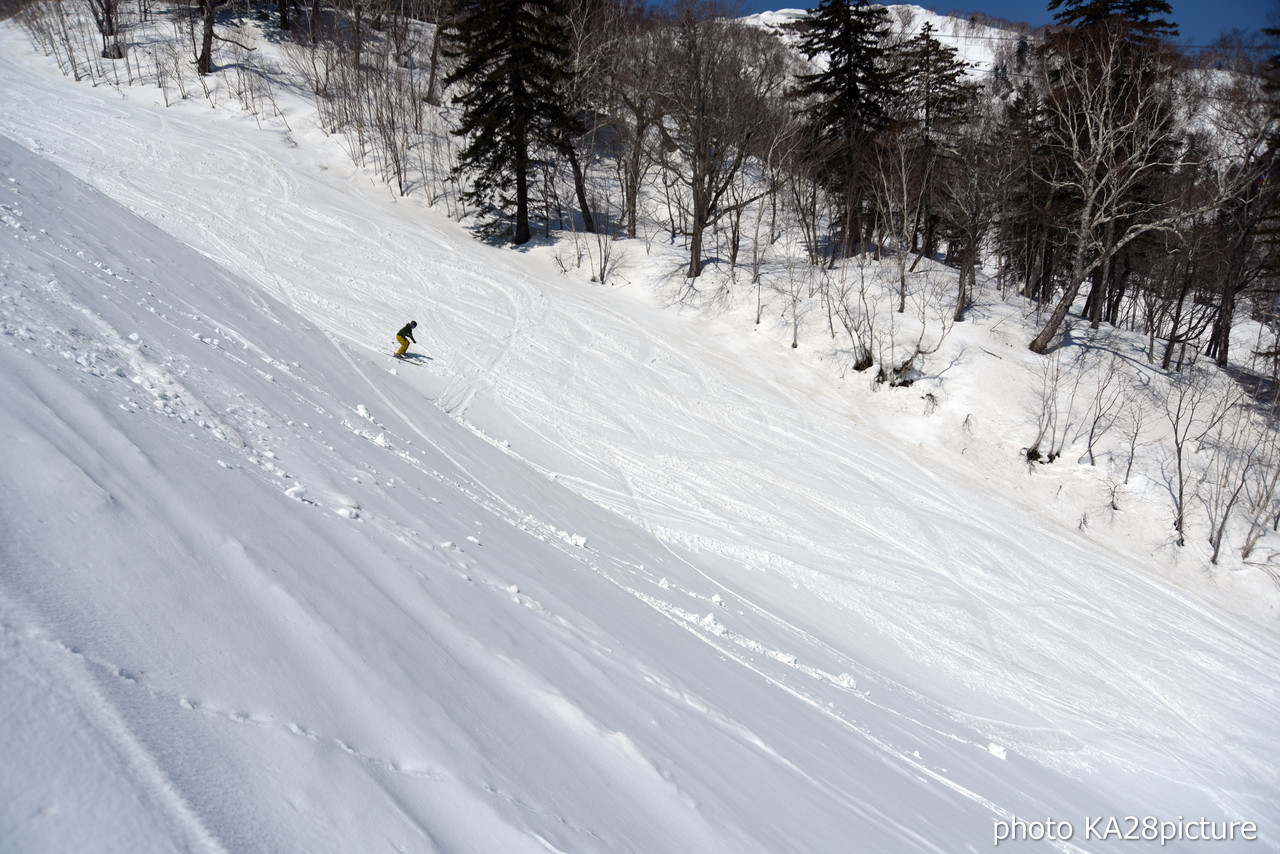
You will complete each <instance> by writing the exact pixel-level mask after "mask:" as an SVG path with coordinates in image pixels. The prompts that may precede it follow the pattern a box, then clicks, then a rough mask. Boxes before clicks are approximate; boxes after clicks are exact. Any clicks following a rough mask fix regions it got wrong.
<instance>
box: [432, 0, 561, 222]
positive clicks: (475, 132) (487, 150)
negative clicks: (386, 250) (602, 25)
mask: <svg viewBox="0 0 1280 854" xmlns="http://www.w3.org/2000/svg"><path fill="white" fill-rule="evenodd" d="M446 37H447V38H448V41H449V48H448V54H447V55H448V56H450V57H453V58H456V59H458V60H459V63H458V66H457V68H456V69H454V71H453V72H452V73H451V74H450V75H449V76H448V77H447V78H446V79H445V85H446V86H459V87H460V90H461V91H460V92H459V94H458V95H457V96H456V97H455V98H454V103H455V104H458V105H459V106H461V107H462V118H461V120H460V121H459V125H458V129H457V130H456V131H454V132H455V133H456V134H458V135H459V136H461V137H463V138H464V139H465V140H466V144H465V146H464V147H463V150H462V152H461V154H460V155H459V157H458V163H457V165H456V166H455V167H454V170H455V173H456V174H459V175H461V174H466V175H469V176H470V178H471V187H470V189H469V190H468V191H467V193H466V196H465V197H466V198H467V199H469V200H471V201H474V202H476V203H477V204H479V205H481V206H482V207H483V208H485V209H486V210H488V211H490V212H492V213H494V214H495V215H496V217H497V218H498V219H499V220H507V219H512V218H513V219H514V221H513V226H514V228H513V240H514V242H515V243H516V244H522V243H526V242H528V240H529V238H530V236H531V232H530V229H529V208H530V204H529V201H530V185H531V182H530V180H529V178H530V174H531V173H532V171H533V170H534V169H535V168H536V167H537V166H538V165H539V161H538V160H537V159H536V157H535V155H536V152H537V149H538V147H539V146H554V145H557V144H559V141H560V140H563V139H564V138H565V137H566V136H568V137H572V136H577V135H578V134H580V133H581V132H582V128H581V125H580V123H579V120H578V118H577V116H576V114H575V113H574V112H573V111H572V110H571V108H570V106H569V105H568V103H567V100H568V99H567V98H566V97H565V95H564V93H565V92H566V91H568V88H569V87H568V82H569V78H570V73H571V72H570V70H569V68H570V65H569V56H568V51H567V45H568V44H569V38H568V34H567V32H566V30H565V19H564V14H563V9H562V7H561V3H560V0H457V3H456V6H455V15H454V20H453V23H452V24H451V25H450V26H449V28H448V30H447V32H446ZM513 208H514V210H513Z"/></svg>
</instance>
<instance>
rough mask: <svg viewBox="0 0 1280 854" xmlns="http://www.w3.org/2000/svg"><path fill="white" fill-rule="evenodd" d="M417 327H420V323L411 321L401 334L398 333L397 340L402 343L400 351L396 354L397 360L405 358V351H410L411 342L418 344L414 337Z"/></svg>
mask: <svg viewBox="0 0 1280 854" xmlns="http://www.w3.org/2000/svg"><path fill="white" fill-rule="evenodd" d="M417 325H418V321H416V320H410V321H409V322H408V323H406V324H405V326H404V329H401V330H400V331H399V332H397V333H396V340H397V341H399V342H400V349H399V350H397V351H396V352H395V354H394V355H395V357H396V358H397V359H403V358H404V353H405V351H406V350H408V349H409V342H410V341H412V342H413V343H414V344H417V343H418V341H417V339H416V338H414V337H413V330H414V328H415V327H416V326H417Z"/></svg>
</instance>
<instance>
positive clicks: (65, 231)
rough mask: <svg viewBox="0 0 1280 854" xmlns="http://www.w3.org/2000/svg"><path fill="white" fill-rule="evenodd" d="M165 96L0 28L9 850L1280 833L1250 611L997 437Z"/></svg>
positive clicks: (1, 833) (826, 846)
mask: <svg viewBox="0 0 1280 854" xmlns="http://www.w3.org/2000/svg"><path fill="white" fill-rule="evenodd" d="M159 98H160V96H159V95H158V94H157V93H156V92H155V91H154V90H143V89H137V90H125V91H124V92H121V91H119V90H116V89H112V88H109V87H105V86H100V87H91V86H89V85H87V84H79V85H77V84H75V83H73V82H71V81H70V80H68V79H66V78H63V77H62V76H61V75H59V74H58V73H57V71H56V69H55V68H52V67H50V64H49V63H48V62H47V61H46V60H44V59H43V58H41V57H38V56H35V55H33V54H32V53H31V52H30V49H29V47H28V45H27V43H26V41H25V39H24V38H23V37H22V36H21V35H20V34H18V33H17V32H16V31H15V30H13V29H12V28H11V27H10V26H9V25H3V26H0V331H2V332H3V336H2V337H0V401H3V404H2V405H0V438H2V440H3V446H2V447H3V451H2V452H0V482H2V483H3V484H4V492H3V500H2V501H0V720H2V721H3V725H0V768H2V769H3V770H2V771H0V848H3V849H4V850H6V851H10V850H11V851H15V852H24V853H25V852H68V851H119V852H138V851H166V850H196V851H234V852H241V851H290V852H294V851H296V852H365V851H380V850H397V851H451V852H502V854H509V853H510V852H525V851H528V852H534V851H537V852H545V851H562V852H575V854H576V852H603V851H618V852H621V851H635V852H699V854H707V853H708V852H732V854H747V852H775V854H776V852H823V854H828V852H845V851H854V850H857V851H876V852H908V851H938V852H954V851H978V850H988V849H989V848H990V846H991V845H992V844H993V840H994V837H995V835H996V832H997V830H998V829H999V828H1000V827H1001V826H1002V825H1001V824H1000V823H1001V822H1009V821H1011V820H1012V819H1014V818H1015V817H1018V818H1021V819H1025V820H1027V821H1041V822H1043V821H1045V820H1046V819H1053V820H1054V821H1056V822H1062V823H1066V824H1060V825H1057V831H1058V833H1059V834H1061V833H1062V832H1063V830H1064V828H1070V829H1071V830H1072V832H1073V836H1074V838H1073V839H1072V840H1071V841H1069V842H1063V843H1059V844H1058V845H1057V847H1058V848H1060V849H1062V850H1085V851H1096V850H1110V849H1111V848H1112V847H1116V846H1120V847H1134V845H1135V844H1134V843H1122V842H1120V841H1118V840H1116V839H1115V838H1111V839H1108V840H1105V841H1103V840H1099V839H1096V838H1095V839H1089V838H1087V836H1086V835H1087V833H1088V831H1089V825H1088V824H1087V822H1088V820H1089V819H1090V818H1095V819H1096V818H1102V819H1103V823H1101V824H1094V825H1093V826H1092V827H1093V828H1094V830H1095V831H1097V830H1106V829H1107V827H1108V825H1107V824H1106V819H1107V818H1108V817H1116V818H1117V819H1118V820H1122V819H1123V817H1125V816H1134V817H1137V818H1145V817H1150V818H1151V819H1153V820H1158V821H1164V822H1170V823H1173V824H1174V825H1176V826H1177V827H1178V828H1180V829H1181V828H1185V827H1186V826H1188V825H1190V824H1193V823H1195V822H1199V821H1201V820H1202V819H1203V820H1208V821H1212V822H1215V823H1216V824H1215V826H1216V827H1219V828H1221V827H1223V826H1224V824H1225V823H1227V822H1232V821H1235V822H1253V823H1256V825H1257V828H1258V831H1257V835H1258V837H1259V838H1258V840H1257V841H1248V840H1247V839H1246V838H1245V834H1244V831H1243V829H1242V828H1241V827H1240V826H1239V825H1237V826H1236V828H1235V830H1234V831H1233V833H1234V835H1235V837H1236V838H1235V840H1234V842H1233V843H1217V844H1212V845H1209V844H1206V843H1202V842H1190V841H1187V840H1186V839H1182V840H1175V841H1173V842H1171V843H1170V844H1169V845H1167V846H1165V850H1173V851H1176V850H1188V851H1190V850H1194V851H1200V850H1207V849H1209V848H1212V850H1214V851H1218V850H1234V849H1239V850H1248V851H1257V850H1280V808H1277V806H1276V805H1277V803H1280V740H1278V739H1277V738H1276V737H1275V733H1276V721H1277V720H1280V674H1278V673H1277V670H1276V666H1275V665H1276V661H1277V656H1278V654H1280V642H1278V641H1277V638H1276V636H1275V634H1274V633H1273V632H1271V631H1269V630H1268V629H1267V628H1266V627H1264V626H1261V625H1259V624H1256V623H1254V622H1252V621H1249V620H1245V619H1243V618H1237V617H1234V616H1230V615H1229V614H1228V613H1227V612H1225V611H1223V610H1221V609H1219V608H1217V607H1211V606H1208V605H1204V604H1201V603H1200V602H1198V601H1197V598H1196V597H1194V596H1192V595H1190V594H1189V593H1188V591H1187V589H1186V588H1185V587H1182V586H1176V585H1173V584H1170V583H1168V582H1166V581H1165V580H1164V579H1163V578H1162V577H1161V576H1160V574H1158V573H1155V572H1153V571H1152V570H1153V568H1154V567H1153V564H1154V561H1152V559H1151V558H1150V556H1149V555H1147V554H1144V553H1143V552H1142V549H1141V548H1140V547H1139V546H1138V545H1135V546H1134V547H1133V548H1132V549H1131V550H1125V549H1124V548H1123V547H1121V548H1119V549H1117V548H1116V547H1114V546H1112V547H1107V546H1104V545H1103V544H1101V543H1099V542H1096V541H1094V540H1093V539H1091V538H1090V537H1089V536H1087V535H1085V534H1083V533H1081V532H1078V531H1077V530H1076V529H1075V526H1074V519H1070V520H1069V521H1068V522H1066V523H1064V521H1063V519H1062V518H1061V516H1062V511H1061V508H1060V507H1057V506H1052V505H1049V506H1046V504H1045V503H1043V502H1040V501H1037V500H1033V498H1034V496H1031V497H1029V493H1027V492H1026V491H1024V490H1023V489H1022V488H1021V487H1018V486H1015V485H1014V479H1013V478H1014V477H1015V475H1016V476H1018V477H1020V478H1021V480H1020V481H1019V483H1021V482H1022V481H1026V480H1028V478H1027V477H1026V475H1025V471H1020V470H1019V467H1018V464H1017V463H1016V461H1009V462H1007V463H1006V465H1005V466H1004V467H1002V466H1001V465H1000V464H998V463H996V462H994V460H995V459H996V456H995V453H996V450H997V446H996V445H995V439H993V438H988V439H986V440H985V442H986V443H985V444H984V443H983V441H980V440H978V439H974V440H972V442H971V443H970V444H971V445H972V452H971V453H972V454H974V455H987V456H984V457H983V459H984V460H991V461H992V462H991V463H990V464H989V465H987V466H986V468H985V472H984V475H983V476H975V469H974V468H973V467H972V466H971V465H969V463H968V461H967V459H964V456H965V455H964V453H963V452H964V451H965V450H967V449H968V446H960V443H961V442H965V441H968V440H964V439H963V438H962V437H961V433H960V431H959V430H958V429H957V430H956V431H953V432H952V433H951V434H950V435H952V437H953V438H952V440H951V441H950V442H946V443H942V442H937V441H934V439H935V438H936V436H935V434H934V433H932V432H930V431H931V430H932V429H934V428H924V427H920V426H919V425H918V420H917V421H914V422H913V421H910V420H905V419H898V418H895V417H890V416H892V415H893V413H891V412H887V411H886V410H887V409H889V408H892V407H891V406H886V407H884V408H882V409H880V410H876V409H873V408H872V407H870V406H869V405H868V404H867V402H866V396H867V395H869V394H871V393H870V392H865V393H862V392H863V391H864V390H863V389H862V385H863V384H862V382H861V380H859V385H858V389H859V390H858V391H855V390H854V389H853V388H852V386H851V385H848V386H844V385H842V384H841V383H840V382H838V380H837V378H836V377H834V376H833V374H832V372H831V371H830V370H829V369H827V368H826V367H824V366H823V365H821V364H813V363H810V362H808V361H806V359H805V357H804V356H803V354H793V353H791V351H789V350H787V349H785V348H776V347H774V346H773V344H772V342H771V341H769V340H768V338H767V335H765V334H758V335H755V334H750V333H746V332H744V331H743V330H742V329H741V328H740V327H738V326H733V327H729V326H728V325H727V324H726V325H725V328H724V329H721V328H719V327H720V324H718V323H717V322H716V321H714V320H708V319H706V318H705V317H698V316H693V315H688V314H682V313H680V312H677V311H675V310H673V309H671V308H668V307H665V306H664V305H663V302H662V300H661V299H659V298H656V297H655V296H654V293H653V291H651V290H650V289H649V288H647V287H642V286H639V285H635V284H633V285H631V286H613V287H608V288H606V287H601V286H598V285H591V284H589V283H587V282H585V281H583V280H582V279H581V278H579V277H574V276H566V275H563V274H562V273H561V272H560V270H559V269H558V264H557V262H556V252H557V249H556V248H555V247H552V246H541V247H538V248H534V249H532V250H529V251H522V252H513V251H509V250H503V249H496V248H492V247H489V246H486V245H485V244H483V243H481V242H478V241H475V240H473V239H472V238H471V236H470V235H468V234H467V233H466V232H465V231H464V230H462V229H461V228H460V227H459V226H458V225H457V224H456V223H453V222H451V221H450V220H448V219H446V218H445V217H444V216H443V215H442V214H441V213H440V212H438V211H436V210H433V209H431V208H428V207H426V206H425V204H423V203H422V202H421V201H419V200H417V199H415V198H413V197H410V198H408V199H403V198H395V197H393V196H392V195H391V194H389V193H388V192H387V191H386V189H385V188H384V187H380V186H377V185H376V184H375V183H374V182H372V181H371V180H370V179H369V178H368V176H367V175H365V174H364V173H362V172H360V171H359V170H356V169H354V168H353V167H351V166H350V164H349V161H348V159H347V158H346V155H345V154H344V153H343V151H342V150H341V148H340V147H339V146H338V144H337V143H336V142H335V141H333V140H332V139H330V138H327V137H325V136H324V135H323V134H321V133H320V132H319V131H318V130H316V129H315V127H314V124H313V123H309V122H308V120H307V118H306V116H305V115H304V114H303V113H302V112H301V111H299V112H298V113H295V114H291V116H290V122H291V129H290V130H287V131H286V130H283V129H281V128H277V129H265V130H264V129H260V128H259V127H258V124H257V122H255V121H254V120H253V119H252V118H251V117H248V116H245V115H240V114H237V113H236V112H235V111H234V109H232V108H231V107H229V106H223V107H222V108H220V109H216V110H211V109H210V108H209V105H208V103H206V102H197V101H195V100H192V101H182V102H179V103H177V104H175V105H174V106H172V107H167V108H166V107H165V106H163V104H162V103H160V102H159ZM287 109H288V108H287V107H286V110H287ZM653 249H654V254H653V255H651V256H649V255H645V254H644V253H643V251H637V252H635V253H634V256H633V257H631V258H630V259H629V263H630V264H632V265H633V266H632V271H633V273H632V276H633V278H632V280H633V281H637V282H638V281H640V278H641V277H640V275H639V273H640V272H645V271H648V272H650V273H652V272H653V271H655V270H661V269H666V268H671V269H675V268H677V267H678V263H677V264H672V263H671V259H670V258H664V257H663V256H662V253H661V248H660V247H653ZM645 265H649V266H647V267H646V266H645ZM411 317H413V318H416V319H418V320H419V322H420V326H419V332H420V334H419V336H418V337H419V340H420V341H421V346H419V347H417V348H415V350H416V351H418V352H419V353H421V354H422V355H421V357H420V359H419V360H418V361H417V362H415V363H413V364H405V365H401V364H397V363H394V362H392V361H391V360H390V359H389V357H388V356H387V355H385V352H380V351H386V350H387V349H388V348H389V347H390V344H391V341H390V338H391V335H392V334H393V333H394V331H395V330H396V329H397V328H398V327H399V326H400V325H401V324H402V323H404V322H405V321H406V320H408V319H409V318H411ZM722 332H723V333H725V334H719V333H722ZM986 340H987V341H988V343H989V341H990V339H989V338H988V339H986ZM1017 343H1018V344H1019V347H1018V352H1019V353H1021V352H1022V351H1021V347H1020V344H1021V342H1020V341H1017ZM1010 352H1011V353H1012V352H1013V348H1011V350H1010ZM1000 363H1001V364H1006V365H1012V357H1011V358H1010V360H1009V361H1008V362H1007V363H1006V362H1004V361H1003V360H1002V361H1001V362H1000ZM993 364H995V362H993ZM959 367H963V365H960V366H957V372H960V371H959ZM1008 370H1010V371H1012V370H1014V368H1013V367H1009V368H1008ZM991 382H992V380H991V377H990V375H988V376H987V377H986V378H982V377H975V376H972V375H968V378H967V379H957V380H956V383H955V384H954V385H953V386H951V387H950V388H951V389H952V394H953V396H954V397H953V399H951V400H950V401H945V402H944V403H943V404H942V406H943V408H944V410H945V411H944V412H943V413H940V416H939V417H940V418H947V419H951V420H950V421H948V422H946V423H951V424H956V425H959V424H961V423H963V422H965V421H966V420H967V419H966V418H965V412H964V411H963V401H964V396H963V394H964V391H965V389H969V388H971V387H972V386H976V385H979V384H983V383H988V384H989V383H991ZM1009 399H1010V400H1014V399H1015V398H1014V396H1013V394H1012V392H1010V397H1009ZM898 400H899V401H906V402H904V403H899V404H897V405H901V406H907V405H910V406H912V407H915V408H917V409H918V408H919V407H920V405H921V402H920V401H919V400H918V398H907V397H900V398H898ZM1015 441H1016V440H1015ZM1260 598H1261V597H1260ZM1118 827H1119V829H1120V830H1127V829H1129V827H1130V826H1129V825H1128V824H1125V823H1121V824H1119V825H1118ZM1046 844H1048V843H1043V842H1027V843H1023V844H1022V845H1021V846H1019V845H1008V844H1007V843H1006V844H1005V845H1002V846H1001V848H1002V849H1003V848H1005V847H1006V846H1008V847H1012V848H1013V849H1014V850H1019V848H1021V850H1038V849H1040V848H1043V847H1044V846H1045V845H1046Z"/></svg>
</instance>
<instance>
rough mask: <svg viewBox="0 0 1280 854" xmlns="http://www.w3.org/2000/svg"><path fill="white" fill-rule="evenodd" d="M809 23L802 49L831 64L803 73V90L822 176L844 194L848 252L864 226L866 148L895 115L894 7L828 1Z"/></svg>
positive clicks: (861, 1) (812, 14)
mask: <svg viewBox="0 0 1280 854" xmlns="http://www.w3.org/2000/svg"><path fill="white" fill-rule="evenodd" d="M806 23H807V25H808V30H807V31H806V32H805V33H804V35H803V37H802V38H801V40H800V44H799V49H800V51H801V52H802V53H803V54H804V55H805V57H806V58H808V59H809V60H810V61H817V62H820V63H824V64H825V68H823V69H821V70H818V71H815V72H813V73H812V74H802V75H799V76H798V78H797V80H798V82H799V86H798V88H797V90H796V94H797V95H798V96H799V97H800V98H802V99H804V101H805V104H804V107H803V109H804V112H805V114H806V117H807V120H808V124H809V132H810V134H811V135H812V137H813V138H814V139H815V140H816V142H817V143H818V145H819V147H820V151H821V152H822V154H821V156H820V162H819V163H818V170H819V172H820V175H821V177H822V179H823V180H824V183H826V184H827V186H828V188H829V189H830V190H832V191H833V192H836V193H837V194H838V195H842V196H843V204H842V207H843V209H844V214H843V216H844V222H843V223H842V228H843V232H844V244H845V249H846V251H848V250H851V249H852V248H853V246H854V245H855V244H856V242H857V240H858V238H859V233H860V230H861V229H860V219H861V218H860V216H859V207H860V205H861V200H862V196H863V194H864V193H863V188H862V187H861V186H860V184H861V179H860V177H859V173H860V171H861V169H860V168H859V166H860V155H861V152H862V150H863V149H864V148H865V146H866V145H867V143H868V141H869V140H870V139H871V138H872V136H873V135H874V134H875V133H876V132H877V131H879V130H881V129H883V128H884V127H885V125H886V124H887V122H888V119H889V111H888V103H889V101H890V97H891V92H892V89H893V77H892V75H891V74H890V72H889V70H888V68H887V66H886V64H885V38H886V36H887V35H888V33H889V18H888V12H887V11H886V10H885V8H884V7H883V6H878V5H873V4H871V3H868V2H866V0H821V2H820V3H819V4H818V7H817V8H816V9H813V10H812V11H810V12H809V17H808V19H807V21H806Z"/></svg>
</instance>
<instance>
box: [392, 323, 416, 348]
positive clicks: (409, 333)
mask: <svg viewBox="0 0 1280 854" xmlns="http://www.w3.org/2000/svg"><path fill="white" fill-rule="evenodd" d="M396 334H397V335H399V336H400V337H401V338H408V339H409V340H410V341H412V342H413V343H414V344H417V343H418V339H416V338H414V337H413V324H411V323H407V324H405V327H404V329H401V330H400V331H399V332H397V333H396Z"/></svg>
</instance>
